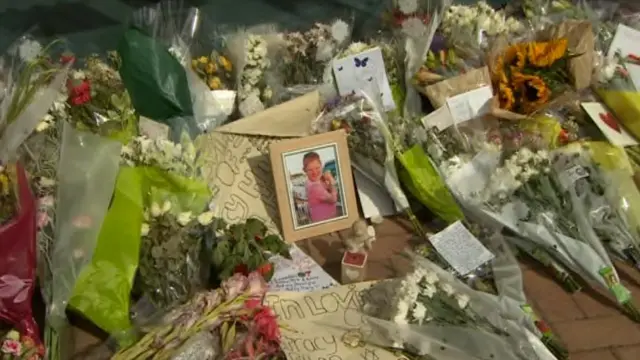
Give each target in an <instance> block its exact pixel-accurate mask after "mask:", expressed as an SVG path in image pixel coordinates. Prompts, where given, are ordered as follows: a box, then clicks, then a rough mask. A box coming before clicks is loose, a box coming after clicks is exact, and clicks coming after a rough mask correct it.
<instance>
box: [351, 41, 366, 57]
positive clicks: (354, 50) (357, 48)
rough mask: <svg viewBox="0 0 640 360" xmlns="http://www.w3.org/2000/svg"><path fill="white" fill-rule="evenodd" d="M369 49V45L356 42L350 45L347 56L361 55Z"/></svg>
mask: <svg viewBox="0 0 640 360" xmlns="http://www.w3.org/2000/svg"><path fill="white" fill-rule="evenodd" d="M368 48H369V45H367V44H366V43H363V42H354V43H351V45H349V48H347V51H346V55H355V54H359V53H361V52H363V51H365V50H367V49H368Z"/></svg>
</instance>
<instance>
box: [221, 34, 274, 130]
mask: <svg viewBox="0 0 640 360" xmlns="http://www.w3.org/2000/svg"><path fill="white" fill-rule="evenodd" d="M226 46H227V52H228V54H229V58H230V59H231V61H232V62H233V63H234V64H235V65H236V70H237V72H236V77H237V79H236V86H237V89H238V110H239V112H240V115H241V116H242V117H246V116H249V115H252V114H255V113H257V112H260V111H262V110H264V109H266V108H268V107H269V106H271V105H272V97H273V88H272V82H273V79H269V78H268V76H267V74H268V73H269V70H270V69H271V68H272V66H274V63H275V61H276V60H275V59H276V57H277V56H279V55H280V54H281V53H282V51H283V49H284V47H285V41H284V39H282V38H281V37H280V36H279V35H278V34H277V32H276V31H275V29H274V28H273V27H271V26H267V25H265V26H257V27H254V28H250V29H246V30H239V31H237V32H236V33H234V34H232V35H230V36H228V38H227V39H226Z"/></svg>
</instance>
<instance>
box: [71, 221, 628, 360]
mask: <svg viewBox="0 0 640 360" xmlns="http://www.w3.org/2000/svg"><path fill="white" fill-rule="evenodd" d="M377 232H378V240H377V241H376V244H375V245H374V249H373V251H372V252H371V254H370V259H369V268H368V269H367V270H368V271H367V278H368V280H374V279H385V278H389V277H394V276H398V275H401V274H403V273H404V272H406V270H407V268H408V264H407V263H406V260H405V259H404V258H402V257H401V256H399V255H397V254H398V253H399V252H401V251H402V250H403V249H404V248H405V247H406V245H407V243H408V241H409V239H410V235H409V228H408V225H407V224H406V223H404V222H403V221H395V220H387V221H385V223H384V224H382V225H380V226H378V228H377ZM298 245H299V246H300V247H301V248H302V249H303V250H304V251H305V252H307V253H308V254H309V255H311V256H312V257H314V258H315V259H316V261H318V263H320V264H321V265H322V266H323V267H324V268H325V269H326V270H327V271H328V272H329V273H330V274H331V275H332V276H333V277H334V278H336V279H339V278H340V260H341V251H342V244H341V242H340V240H339V238H338V237H337V236H334V235H326V236H321V237H318V238H314V239H310V240H304V241H301V242H299V243H298ZM618 268H619V273H620V276H621V278H622V281H623V283H624V284H625V285H627V286H628V287H629V288H630V289H631V291H632V292H633V293H634V295H635V296H636V298H637V299H640V272H638V271H637V270H634V269H631V268H629V267H626V266H624V265H621V266H619V267H618ZM522 271H523V275H524V281H525V291H526V293H527V295H528V298H529V302H530V304H531V305H532V306H533V307H534V308H536V309H537V311H538V314H539V315H541V316H542V317H543V318H544V319H545V320H546V321H547V322H548V323H549V324H550V325H551V327H552V328H553V330H554V331H555V333H556V334H557V335H558V336H559V337H560V338H561V340H562V341H563V342H564V343H565V345H566V346H567V348H568V349H569V351H570V353H571V360H640V325H639V324H635V323H633V322H631V321H630V320H628V319H627V318H626V317H625V316H624V315H622V314H621V313H620V312H619V311H618V309H616V308H615V307H614V305H613V301H612V300H611V299H610V298H609V297H608V296H607V295H606V294H603V293H600V292H597V291H593V290H583V291H582V292H579V293H577V294H574V295H569V294H567V293H566V292H565V291H564V290H563V289H562V288H561V287H560V286H558V285H557V284H556V283H555V282H554V281H553V280H551V279H550V278H549V277H547V276H546V275H544V272H543V271H541V270H540V269H538V268H536V266H535V265H533V264H522ZM639 304H640V303H639ZM85 329H86V330H89V331H90V332H93V331H91V329H90V328H87V327H85ZM86 330H80V329H78V328H74V335H73V336H74V337H75V338H76V340H75V343H76V351H81V349H86V348H87V347H90V345H93V344H95V343H96V342H98V339H96V338H95V337H94V336H92V335H90V334H89V332H87V331H86ZM80 358H83V357H82V356H79V357H78V359H80ZM83 359H86V358H83Z"/></svg>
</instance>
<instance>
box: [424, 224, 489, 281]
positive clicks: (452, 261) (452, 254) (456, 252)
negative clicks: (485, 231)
mask: <svg viewBox="0 0 640 360" xmlns="http://www.w3.org/2000/svg"><path fill="white" fill-rule="evenodd" d="M429 241H431V244H432V245H433V247H434V248H435V249H436V250H437V251H438V253H439V254H440V255H441V256H442V257H443V258H444V259H445V260H446V261H447V262H448V263H449V265H451V267H453V268H454V269H455V270H456V271H457V272H458V273H459V274H460V275H467V274H469V273H470V272H472V271H473V270H475V269H477V268H478V267H479V266H481V265H484V264H485V263H487V262H488V261H490V260H492V259H493V258H494V257H495V255H493V254H492V253H491V252H490V251H489V250H487V248H486V247H484V245H482V243H481V242H480V241H479V240H478V239H476V237H475V236H473V234H472V233H471V232H470V231H469V230H467V228H466V227H465V226H464V225H463V224H462V223H461V222H460V221H456V222H455V223H453V224H451V225H449V226H448V227H447V228H446V229H444V230H442V231H440V232H439V233H437V234H435V235H433V236H431V237H430V238H429Z"/></svg>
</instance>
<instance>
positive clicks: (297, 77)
mask: <svg viewBox="0 0 640 360" xmlns="http://www.w3.org/2000/svg"><path fill="white" fill-rule="evenodd" d="M352 31H353V21H349V20H346V21H345V20H344V19H343V18H338V19H335V20H333V21H332V22H330V23H326V24H324V23H315V24H314V25H313V26H312V27H311V28H310V29H307V30H305V31H287V32H283V33H281V34H280V35H281V36H282V38H283V40H284V42H285V46H284V49H283V50H282V57H280V59H281V61H278V62H277V63H276V64H275V65H274V66H273V67H272V68H271V69H269V71H268V73H269V74H268V75H267V76H268V77H272V78H273V79H274V80H275V81H274V82H273V97H274V102H275V103H282V102H284V101H287V100H290V99H291V98H293V97H297V96H301V95H304V94H306V93H308V92H311V91H314V90H319V91H320V92H321V93H322V94H326V95H327V96H326V97H329V96H328V95H330V93H331V92H335V90H334V85H333V82H334V81H333V69H332V67H331V63H332V60H333V59H334V57H336V56H337V55H338V54H339V53H341V52H342V51H343V50H344V49H346V47H347V46H348V45H349V42H350V40H351V33H352Z"/></svg>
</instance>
